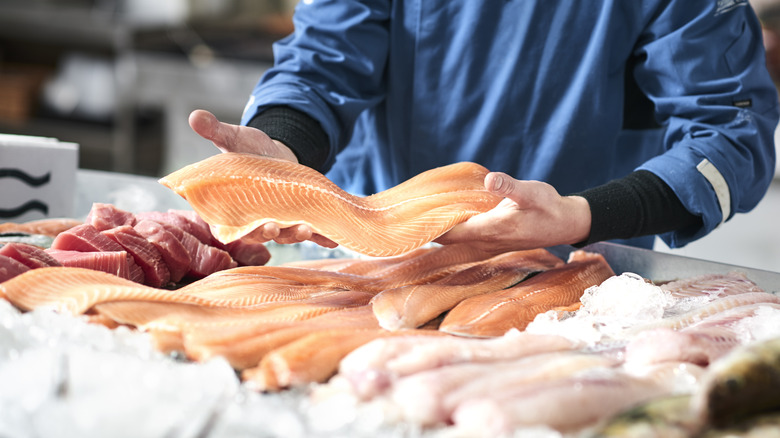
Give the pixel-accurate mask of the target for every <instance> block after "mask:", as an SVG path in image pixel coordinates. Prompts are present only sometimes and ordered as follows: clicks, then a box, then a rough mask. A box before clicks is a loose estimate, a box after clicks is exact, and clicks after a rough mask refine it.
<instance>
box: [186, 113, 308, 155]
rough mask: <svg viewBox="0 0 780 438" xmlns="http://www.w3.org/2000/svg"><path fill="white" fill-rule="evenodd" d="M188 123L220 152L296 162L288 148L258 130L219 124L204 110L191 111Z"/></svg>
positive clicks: (223, 123) (212, 115)
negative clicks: (255, 155)
mask: <svg viewBox="0 0 780 438" xmlns="http://www.w3.org/2000/svg"><path fill="white" fill-rule="evenodd" d="M189 122H190V128H192V130H193V131H195V133H197V134H198V135H200V136H201V137H203V138H205V139H206V140H210V141H211V142H212V143H213V144H214V146H216V147H217V149H219V150H221V151H222V152H242V153H250V154H257V155H263V156H266V157H273V158H279V159H282V160H288V161H292V162H294V163H297V162H298V157H296V156H295V154H294V153H293V151H292V150H291V149H290V148H288V147H287V146H285V145H284V143H282V142H280V141H277V140H273V139H271V137H269V136H268V135H267V134H266V133H265V132H263V131H261V130H259V129H255V128H250V127H249V126H239V125H231V124H230V123H225V122H220V121H219V120H218V119H217V118H216V117H215V116H214V114H211V113H210V112H208V111H205V110H195V111H193V112H192V113H191V114H190V118H189Z"/></svg>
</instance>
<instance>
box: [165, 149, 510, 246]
mask: <svg viewBox="0 0 780 438" xmlns="http://www.w3.org/2000/svg"><path fill="white" fill-rule="evenodd" d="M487 173H488V170H487V169H485V168H484V167H482V166H479V165H477V164H475V163H468V162H464V163H457V164H452V165H449V166H444V167H440V168H436V169H432V170H429V171H427V172H424V173H422V174H420V175H418V176H416V177H414V178H412V179H410V180H408V181H406V182H404V183H402V184H399V185H398V186H395V187H393V188H391V189H388V190H385V191H383V192H380V193H377V194H375V195H372V196H368V197H363V198H361V197H356V196H353V195H351V194H348V193H347V192H345V191H344V190H342V189H341V188H339V187H338V186H336V185H335V184H333V182H331V181H330V180H328V179H327V178H325V176H324V175H322V174H321V173H319V172H317V171H315V170H313V169H311V168H309V167H306V166H303V165H300V164H296V163H292V162H289V161H284V160H276V159H272V158H268V157H261V156H258V155H253V154H239V153H222V154H216V155H214V156H212V157H209V158H206V159H205V160H202V161H200V162H198V163H194V164H191V165H189V166H186V167H184V168H182V169H180V170H178V171H176V172H173V173H171V174H170V175H168V176H166V177H164V178H162V179H160V183H162V184H163V185H165V186H166V187H168V188H170V189H172V190H173V191H174V192H176V193H178V194H179V195H180V196H182V197H183V198H184V199H186V200H187V201H188V202H189V203H190V205H191V206H192V207H193V209H194V210H195V211H196V212H197V213H198V214H199V215H200V217H201V218H203V220H205V221H206V222H207V223H208V224H209V225H210V226H211V231H212V234H213V235H214V236H215V237H216V238H217V239H218V240H219V241H221V242H223V243H228V242H232V241H234V240H236V239H239V238H240V237H242V236H244V235H246V234H248V233H250V232H252V230H254V229H255V228H257V227H258V226H260V225H262V224H264V223H266V222H277V223H279V224H281V225H283V226H288V225H294V224H301V223H305V224H309V225H310V226H311V227H312V229H313V230H314V231H315V232H316V233H318V234H321V235H323V236H325V237H327V238H329V239H331V240H333V241H334V242H336V243H338V244H340V245H342V246H344V247H346V248H349V249H351V250H354V251H356V252H358V253H361V254H365V255H370V256H392V255H398V254H403V253H405V252H408V251H411V250H414V249H416V248H419V247H421V246H422V245H424V244H426V243H428V242H431V241H433V240H434V239H435V238H436V237H438V236H440V235H441V234H443V233H444V232H446V231H447V230H449V229H450V228H452V227H453V226H455V225H456V224H458V223H460V222H463V221H465V220H466V219H468V218H470V217H471V216H474V215H476V214H478V213H482V212H485V211H487V210H490V209H491V208H493V207H495V206H496V205H497V204H498V203H499V201H500V200H501V197H500V196H498V195H494V194H491V193H489V192H488V191H486V190H485V187H484V178H485V175H486V174H487Z"/></svg>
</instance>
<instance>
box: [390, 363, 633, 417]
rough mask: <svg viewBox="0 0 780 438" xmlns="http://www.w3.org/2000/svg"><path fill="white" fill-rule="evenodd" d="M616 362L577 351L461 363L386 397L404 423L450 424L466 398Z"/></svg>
mask: <svg viewBox="0 0 780 438" xmlns="http://www.w3.org/2000/svg"><path fill="white" fill-rule="evenodd" d="M617 364H618V361H616V360H614V359H610V358H608V357H607V356H602V355H598V354H583V353H579V352H576V351H564V352H555V353H542V354H537V355H532V356H528V357H523V358H520V359H515V360H507V361H498V362H488V363H484V362H478V363H461V364H456V365H449V366H444V367H440V368H434V369H431V370H427V371H423V372H419V373H416V374H412V375H409V376H406V377H403V378H401V379H399V380H397V381H396V382H394V383H393V386H392V388H391V389H390V390H389V391H388V393H387V394H386V396H385V397H386V398H388V399H390V400H391V401H392V403H393V404H394V405H395V406H397V407H398V410H399V411H400V412H401V415H402V418H403V419H404V420H406V421H410V422H412V423H413V424H421V425H424V426H433V425H436V424H447V423H451V422H452V413H453V411H454V409H455V408H456V407H457V406H458V405H459V404H460V403H461V402H462V401H464V400H469V399H472V398H475V397H479V396H480V395H483V394H491V393H494V392H497V391H501V390H503V389H504V388H507V387H510V386H517V385H522V384H528V383H536V382H542V381H548V380H553V379H559V378H563V377H567V376H569V375H571V374H573V373H575V372H577V371H581V370H586V369H590V368H596V367H612V366H616V365H617Z"/></svg>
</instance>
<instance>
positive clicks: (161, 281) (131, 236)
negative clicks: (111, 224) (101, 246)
mask: <svg viewBox="0 0 780 438" xmlns="http://www.w3.org/2000/svg"><path fill="white" fill-rule="evenodd" d="M102 233H103V234H104V235H105V236H106V237H108V238H109V239H111V240H113V241H115V242H116V243H118V244H119V245H121V246H122V247H123V248H124V249H125V250H126V251H127V252H128V253H129V254H130V255H132V256H133V259H134V260H135V262H136V264H138V266H140V267H141V269H143V271H144V284H146V285H148V286H152V287H161V286H167V285H168V284H169V283H170V282H171V273H170V271H169V270H168V267H167V266H166V264H165V262H164V261H163V258H162V255H161V254H160V251H158V250H157V248H156V247H155V246H154V245H152V244H151V243H150V242H149V241H148V240H146V238H145V237H144V236H142V235H141V234H139V233H138V232H137V231H136V230H135V229H134V228H133V227H131V226H130V225H122V226H119V227H116V228H112V229H110V230H106V231H103V232H102Z"/></svg>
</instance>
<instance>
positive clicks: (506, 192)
mask: <svg viewBox="0 0 780 438" xmlns="http://www.w3.org/2000/svg"><path fill="white" fill-rule="evenodd" d="M485 189H487V190H488V191H489V192H492V193H495V194H496V195H501V196H504V197H510V195H511V194H512V191H513V186H512V178H510V177H509V175H507V174H505V173H502V172H490V173H488V174H487V175H486V176H485Z"/></svg>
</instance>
